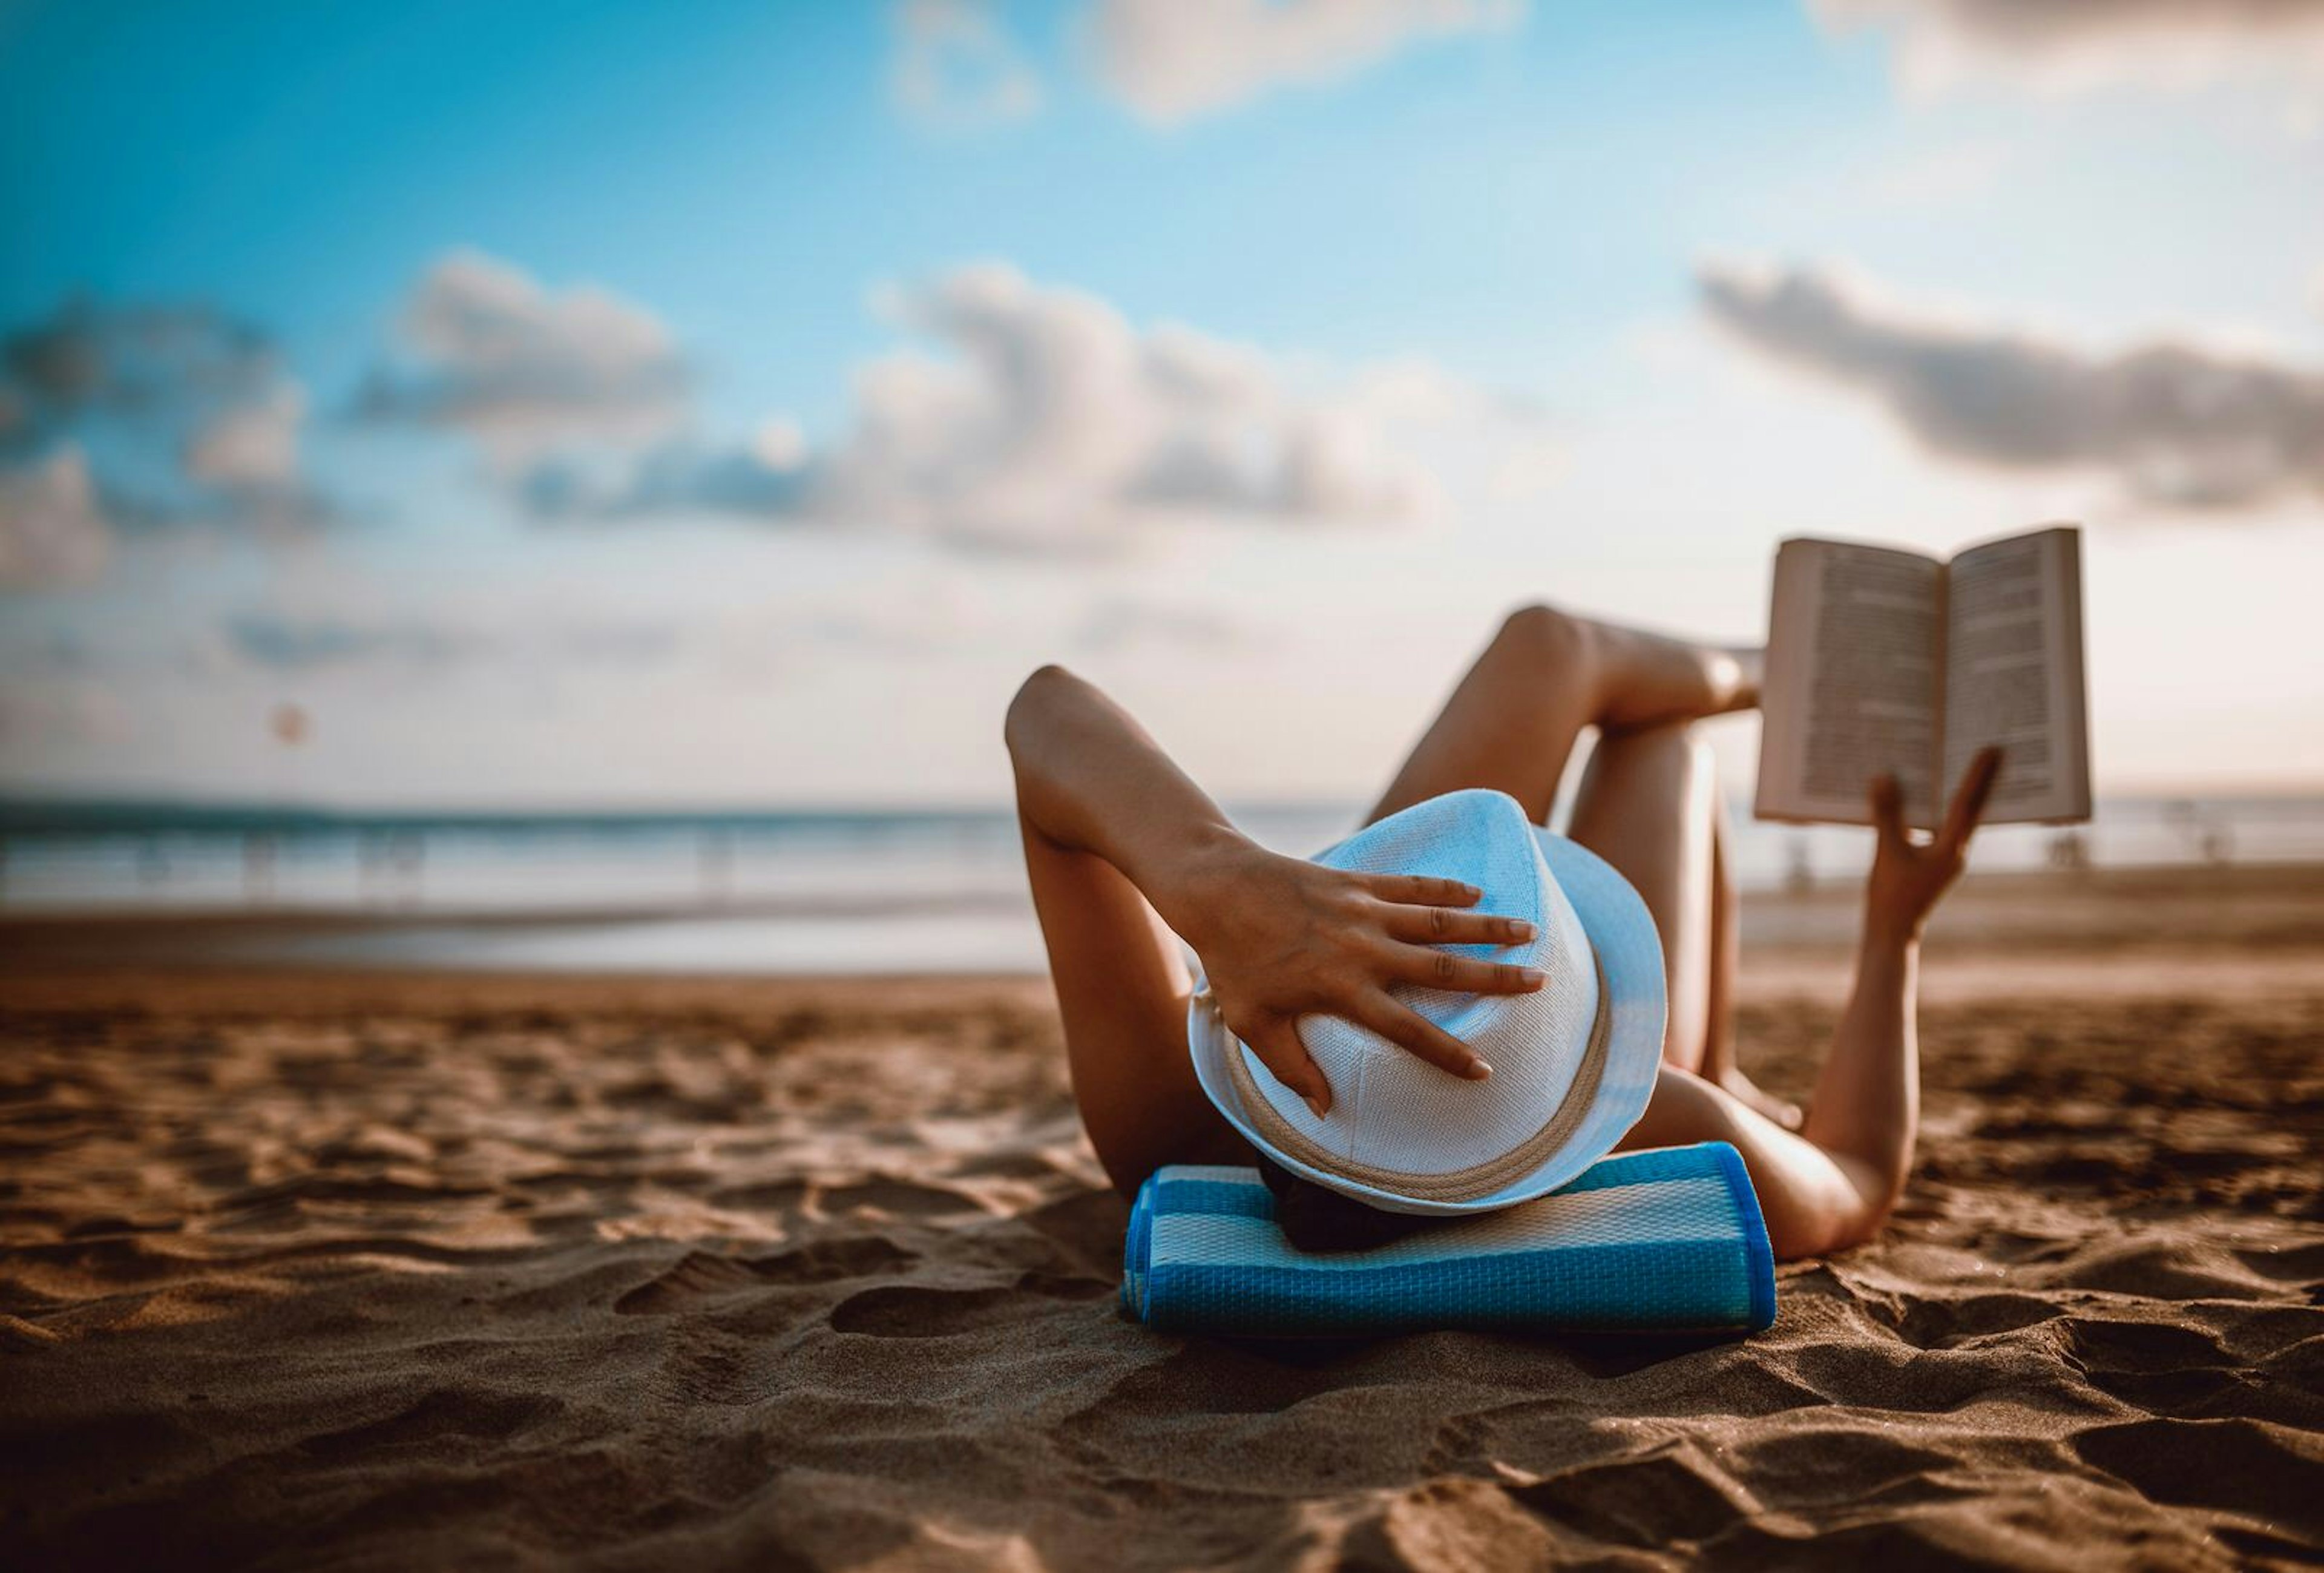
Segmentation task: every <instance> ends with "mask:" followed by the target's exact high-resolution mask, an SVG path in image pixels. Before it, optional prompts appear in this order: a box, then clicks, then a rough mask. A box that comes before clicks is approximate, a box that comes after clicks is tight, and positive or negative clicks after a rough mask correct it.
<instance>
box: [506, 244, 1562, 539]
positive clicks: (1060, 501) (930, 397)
mask: <svg viewBox="0 0 2324 1573" xmlns="http://www.w3.org/2000/svg"><path fill="white" fill-rule="evenodd" d="M882 305H883V308H884V310H886V311H887V313H888V314H889V315H890V317H891V319H893V320H894V321H895V322H896V323H897V325H898V326H899V327H900V328H903V329H904V330H906V331H907V332H908V333H910V334H912V335H914V336H915V337H917V338H920V339H921V340H923V341H925V342H924V344H923V346H922V347H918V348H914V349H911V350H908V351H905V352H901V353H899V354H895V355H891V356H886V357H884V358H881V359H879V360H875V361H873V362H871V363H870V364H868V365H865V366H863V367H862V369H861V370H860V371H859V373H858V375H857V376H856V379H855V388H854V397H853V409H852V411H851V413H850V416H849V420H848V423H847V425H846V427H845V429H844V430H843V432H842V433H841V434H840V436H839V437H838V439H837V440H835V441H834V442H832V443H831V444H829V445H828V446H827V447H825V448H823V449H813V448H812V447H810V446H809V445H808V444H807V442H806V441H805V439H804V438H803V436H802V435H801V434H800V433H799V432H798V430H797V428H795V427H793V426H791V425H790V424H789V423H788V422H787V421H771V422H770V423H768V425H766V426H764V427H762V428H761V430H760V431H759V433H758V435H757V436H756V438H755V439H754V440H752V442H751V443H750V444H748V445H746V446H742V447H734V448H705V447H703V446H701V445H699V444H698V443H695V442H691V441H688V442H680V443H673V444H669V445H666V446H665V447H663V448H661V449H657V450H655V451H653V452H650V453H649V454H647V455H646V456H644V457H643V458H641V460H640V461H638V462H637V463H636V464H634V465H633V466H632V467H630V468H629V469H628V470H627V471H626V472H625V473H623V474H622V476H621V477H619V478H618V480H617V481H616V482H614V483H613V484H612V485H610V486H608V485H607V484H605V477H604V467H602V466H597V467H592V466H589V465H586V464H582V463H569V464H549V465H544V466H541V467H538V468H537V469H536V470H535V471H534V472H533V474H532V475H531V476H530V477H529V479H528V481H527V494H528V495H529V497H530V500H531V501H532V503H533V504H534V505H535V507H536V508H537V509H538V510H539V512H541V513H543V514H551V515H559V514H562V515H571V516H582V517H591V516H596V517H604V516H637V515H648V514H673V513H684V512H689V511H691V512H701V513H725V514H739V515H742V516H746V517H757V518H762V519H770V520H781V521H806V520H814V521H819V522H822V523H828V524H834V525H842V526H847V527H855V528H865V529H878V530H891V531H896V532H903V533H908V534H918V535H924V536H929V537H934V538H937V539H942V540H945V541H954V542H959V543H967V544H973V545H977V546H981V547H984V548H989V549H998V550H1003V551H1092V550H1104V549H1106V548H1108V547H1111V546H1118V545H1120V544H1122V543H1123V542H1124V541H1127V540H1128V539H1129V538H1130V536H1131V535H1132V534H1134V533H1135V532H1137V531H1138V530H1139V529H1141V528H1144V527H1147V526H1149V525H1152V524H1157V523H1172V522H1176V523H1232V522H1239V521H1240V522H1259V523H1277V524H1286V525H1301V526H1306V525H1314V526H1327V525H1345V524H1363V523H1375V524H1376V523H1396V522H1400V521H1409V520H1413V519H1416V518H1420V517H1424V516H1426V515H1428V514H1431V513H1432V512H1433V511H1434V508H1435V506H1436V504H1437V499H1438V496H1439V492H1440V487H1439V485H1438V483H1437V481H1436V479H1435V478H1434V476H1433V475H1432V473H1431V472H1430V471H1429V470H1428V469H1427V468H1425V467H1423V466H1422V465H1420V464H1418V463H1417V462H1416V461H1415V460H1414V459H1413V458H1410V457H1409V455H1408V454H1407V453H1406V450H1405V447H1404V445H1403V444H1402V443H1401V442H1400V440H1399V439H1400V437H1402V436H1403V435H1405V434H1406V433H1408V432H1410V431H1412V430H1415V429H1417V428H1420V427H1425V426H1429V425H1432V424H1435V425H1444V424H1459V425H1464V426H1466V427H1472V428H1475V429H1477V430H1503V431H1507V430H1515V429H1517V428H1519V427H1526V426H1527V425H1528V422H1529V421H1530V419H1531V418H1530V417H1529V416H1527V415H1526V414H1525V413H1524V412H1519V411H1517V410H1516V409H1515V408H1514V406H1512V405H1511V404H1510V403H1508V401H1505V400H1500V399H1497V398H1495V397H1493V396H1492V395H1489V394H1487V393H1481V392H1480V391H1478V390H1476V389H1474V388H1471V387H1470V386H1469V385H1467V384H1463V383H1462V382H1460V381H1459V380H1458V379H1457V378H1454V377H1452V376H1450V375H1446V374H1445V373H1443V372H1442V371H1440V370H1437V369H1436V368H1434V367H1433V366H1429V365H1425V363H1407V364H1398V365H1381V366H1373V367H1369V368H1364V369H1362V370H1360V371H1358V372H1357V373H1355V374H1353V375H1345V376H1340V377H1336V378H1333V377H1327V376H1323V375H1313V374H1304V373H1303V372H1302V371H1301V370H1300V369H1298V368H1296V367H1295V366H1293V365H1290V364H1287V363H1286V362H1284V361H1281V360H1279V359H1277V358H1275V357H1271V356H1268V355H1266V354H1264V353H1262V352H1260V351H1259V350H1256V349H1252V348H1250V347H1245V346H1240V345H1236V344H1232V343H1229V342H1227V341H1225V340H1222V339H1219V338H1212V337H1211V336H1209V335H1206V334H1203V333H1199V332H1196V331H1195V330H1194V329H1192V328H1184V327H1178V326H1175V325H1169V324H1161V325H1156V326H1152V327H1146V328H1140V327H1139V326H1136V325H1134V324H1132V323H1131V322H1130V321H1129V320H1128V319H1126V318H1125V317H1123V315H1122V314H1121V313H1120V311H1119V310H1115V308H1113V307H1112V306H1111V305H1110V304H1108V303H1107V302H1106V301H1102V300H1100V299H1098V298H1097V297H1096V296H1094V295H1091V294H1087V293H1084V292H1083V291H1076V290H1069V289H1060V288H1056V287H1051V286H1047V285H1042V284H1037V283H1035V282H1033V281H1031V280H1029V279H1028V278H1026V277H1025V276H1024V275H1023V274H1022V273H1019V272H1017V271H1016V270H1015V269H1013V268H1010V267H1007V266H1003V265H1001V264H981V265H975V266H968V267H962V268H958V269H955V270H954V271H952V272H950V273H945V274H944V275H942V276H941V277H938V278H936V279H935V280H934V281H932V282H928V283H927V284H925V285H921V286H918V287H916V288H911V289H905V290H896V291H888V292H887V293H886V294H885V296H884V297H883V299H882Z"/></svg>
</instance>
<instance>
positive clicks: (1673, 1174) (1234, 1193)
mask: <svg viewBox="0 0 2324 1573" xmlns="http://www.w3.org/2000/svg"><path fill="white" fill-rule="evenodd" d="M1121 1304H1122V1309H1124V1310H1125V1311H1126V1312H1127V1313H1128V1314H1129V1315H1130V1316H1133V1317H1135V1318H1137V1319H1139V1320H1140V1321H1142V1322H1144V1323H1145V1324H1146V1325H1147V1326H1148V1327H1149V1328H1153V1329H1154V1330H1155V1331H1157V1332H1166V1333H1226V1334H1240V1335H1270V1334H1271V1335H1290V1336H1305V1337H1316V1336H1343V1335H1351V1334H1369V1333H1397V1332H1414V1331H1420V1330H1424V1329H1427V1328H1511V1329H1517V1330H1527V1331H1537V1332H1558V1331H1576V1332H1578V1331H1610V1330H1618V1331H1643V1332H1711V1331H1720V1332H1729V1331H1749V1332H1756V1331H1757V1330H1758V1329H1759V1328H1764V1327H1766V1326H1767V1325H1768V1324H1769V1323H1770V1322H1773V1321H1774V1320H1775V1256H1774V1254H1773V1253H1772V1252H1771V1251H1770V1250H1769V1249H1768V1245H1767V1226H1766V1223H1765V1222H1763V1221H1762V1220H1761V1218H1760V1217H1759V1198H1758V1197H1757V1195H1756V1194H1755V1193H1754V1192H1753V1191H1752V1189H1751V1180H1750V1176H1749V1175H1748V1174H1747V1173H1745V1172H1744V1169H1743V1159H1742V1156H1741V1154H1739V1153H1738V1152H1736V1151H1735V1149H1734V1148H1732V1147H1730V1146H1729V1145H1728V1144H1727V1143H1724V1142H1705V1143H1701V1144H1700V1145H1698V1146H1693V1147H1667V1148H1662V1149H1659V1150H1656V1151H1653V1152H1622V1153H1617V1154H1616V1155H1615V1156H1613V1157H1610V1158H1604V1159H1600V1161H1598V1162H1596V1163H1594V1164H1592V1165H1591V1167H1590V1168H1589V1169H1587V1170H1583V1171H1582V1174H1581V1176H1580V1177H1579V1178H1577V1179H1576V1180H1573V1182H1572V1184H1570V1185H1567V1186H1565V1187H1563V1189H1559V1190H1555V1191H1553V1192H1551V1193H1550V1194H1549V1195H1547V1196H1545V1197H1542V1198H1539V1199H1537V1200H1535V1201H1529V1202H1521V1203H1519V1204H1518V1205H1517V1206H1516V1207H1512V1208H1503V1209H1502V1210H1500V1211H1499V1212H1491V1213H1483V1214H1480V1215H1477V1216H1475V1217H1466V1218H1459V1219H1453V1220H1448V1221H1445V1222H1441V1223H1440V1222H1433V1221H1432V1222H1430V1223H1427V1224H1425V1225H1423V1226H1420V1227H1419V1228H1417V1229H1416V1231H1415V1232H1414V1233H1412V1234H1409V1235H1404V1236H1403V1237H1401V1238H1399V1239H1397V1240H1394V1241H1391V1242H1390V1243H1388V1244H1387V1245H1376V1246H1373V1247H1371V1248H1369V1249H1368V1250H1361V1251H1342V1252H1333V1253H1331V1254H1321V1253H1312V1252H1304V1251H1299V1250H1296V1249H1294V1248H1293V1246H1292V1245H1291V1243H1290V1242H1289V1241H1287V1240H1286V1239H1285V1238H1284V1237H1283V1233H1282V1231H1281V1230H1279V1229H1277V1227H1276V1226H1275V1198H1274V1197H1273V1195H1272V1194H1271V1193H1270V1192H1269V1191H1268V1189H1267V1187H1266V1186H1265V1185H1264V1184H1263V1183H1261V1182H1260V1180H1259V1174H1258V1171H1257V1170H1250V1169H1234V1168H1226V1167H1222V1166H1217V1165H1211V1164H1172V1165H1170V1166H1169V1167H1167V1168H1165V1169H1161V1170H1157V1171H1156V1172H1155V1173H1154V1174H1153V1175H1152V1176H1151V1177H1150V1178H1149V1179H1148V1180H1147V1181H1146V1184H1145V1185H1144V1186H1143V1187H1142V1188H1141V1189H1139V1193H1138V1204H1137V1206H1136V1207H1135V1208H1132V1209H1131V1211H1130V1237H1129V1239H1128V1241H1127V1242H1126V1244H1125V1245H1124V1247H1123V1252H1122V1272H1121Z"/></svg>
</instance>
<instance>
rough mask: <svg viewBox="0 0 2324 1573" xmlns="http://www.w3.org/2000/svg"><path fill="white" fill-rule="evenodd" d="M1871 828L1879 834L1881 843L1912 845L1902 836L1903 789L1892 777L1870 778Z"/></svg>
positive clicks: (1909, 840)
mask: <svg viewBox="0 0 2324 1573" xmlns="http://www.w3.org/2000/svg"><path fill="white" fill-rule="evenodd" d="M1872 828H1874V829H1876V830H1877V831H1879V832H1880V839H1882V840H1883V841H1896V842H1902V843H1904V845H1907V846H1910V845H1911V844H1912V839H1913V838H1912V837H1910V836H1907V835H1906V834H1904V788H1903V787H1902V786H1900V785H1898V784H1897V781H1896V778H1895V776H1893V775H1887V774H1882V775H1876V776H1874V777H1873V778H1872Z"/></svg>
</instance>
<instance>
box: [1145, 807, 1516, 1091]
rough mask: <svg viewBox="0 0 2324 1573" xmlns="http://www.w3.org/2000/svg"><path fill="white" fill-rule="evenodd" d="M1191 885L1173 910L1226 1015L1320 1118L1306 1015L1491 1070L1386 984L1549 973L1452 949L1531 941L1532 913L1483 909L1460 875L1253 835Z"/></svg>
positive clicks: (1505, 979) (1467, 988) (1445, 1063)
mask: <svg viewBox="0 0 2324 1573" xmlns="http://www.w3.org/2000/svg"><path fill="white" fill-rule="evenodd" d="M1188 884H1189V892H1190V894H1189V898H1188V899H1187V900H1185V901H1184V902H1178V903H1174V904H1176V905H1178V906H1179V908H1180V911H1179V912H1178V913H1172V912H1168V911H1166V912H1165V913H1164V916H1165V917H1166V918H1169V919H1171V920H1172V924H1171V926H1172V927H1174V928H1176V929H1177V930H1178V931H1179V932H1180V933H1181V934H1183V935H1185V938H1186V939H1187V942H1188V943H1190V944H1191V945H1193V946H1194V950H1195V953H1196V954H1198V955H1199V956H1201V957H1202V958H1203V970H1204V971H1205V973H1207V975H1208V976H1209V980H1210V988H1211V994H1212V996H1213V999H1214V1000H1215V1001H1216V1002H1217V1004H1218V1008H1219V1013H1220V1015H1221V1017H1222V1019H1223V1020H1224V1021H1225V1022H1226V1025H1227V1027H1228V1029H1229V1030H1230V1031H1231V1032H1233V1033H1234V1034H1235V1036H1236V1037H1238V1038H1240V1039H1241V1040H1242V1041H1244V1042H1245V1043H1248V1044H1249V1045H1250V1048H1251V1051H1252V1052H1253V1053H1254V1054H1256V1055H1257V1056H1258V1057H1259V1060H1260V1062H1261V1063H1262V1064H1264V1065H1265V1066H1266V1067H1267V1068H1268V1070H1270V1071H1272V1072H1273V1073H1274V1075H1275V1078H1276V1079H1277V1080H1278V1081H1280V1082H1282V1083H1283V1085H1284V1086H1286V1087H1289V1088H1291V1090H1292V1091H1294V1092H1296V1093H1297V1094H1299V1096H1302V1097H1303V1098H1305V1099H1306V1100H1307V1106H1309V1107H1310V1108H1312V1109H1314V1111H1315V1112H1316V1114H1318V1115H1323V1114H1324V1113H1326V1112H1328V1111H1329V1110H1330V1108H1331V1106H1332V1088H1331V1085H1330V1083H1329V1082H1327V1081H1326V1080H1325V1079H1324V1077H1323V1069H1322V1068H1321V1067H1319V1066H1318V1065H1317V1064H1316V1063H1315V1061H1314V1059H1313V1058H1312V1057H1310V1056H1309V1054H1308V1052H1307V1048H1306V1045H1305V1043H1303V1042H1301V1041H1300V1038H1299V1031H1298V1023H1299V1018H1300V1017H1302V1016H1306V1015H1323V1016H1339V1017H1342V1018H1343V1019H1344V1020H1347V1021H1351V1022H1356V1023H1357V1024H1358V1025H1360V1026H1363V1027H1367V1028H1369V1029H1370V1030H1371V1031H1372V1032H1377V1033H1379V1035H1380V1036H1381V1037H1383V1038H1385V1039H1387V1040H1388V1041H1390V1042H1392V1043H1395V1044H1397V1045H1398V1046H1400V1047H1402V1048H1404V1049H1406V1050H1410V1051H1411V1052H1413V1053H1414V1054H1416V1055H1418V1056H1419V1057H1420V1058H1421V1059H1425V1060H1427V1061H1428V1062H1429V1063H1430V1064H1432V1065H1434V1066H1436V1067H1438V1068H1439V1069H1443V1070H1446V1071H1449V1072H1451V1073H1452V1075H1454V1076H1460V1077H1465V1078H1469V1079H1471V1080H1474V1081H1481V1080H1483V1079H1484V1078H1486V1077H1489V1076H1490V1075H1491V1074H1492V1067H1491V1066H1489V1065H1487V1064H1486V1063H1485V1062H1484V1061H1483V1060H1482V1059H1480V1058H1478V1056H1477V1055H1476V1054H1474V1053H1473V1052H1471V1050H1470V1049H1469V1047H1468V1045H1467V1044H1465V1043H1463V1042H1462V1041H1461V1040H1459V1039H1458V1038H1455V1037H1454V1036H1452V1033H1450V1032H1446V1031H1444V1029H1443V1028H1442V1027H1439V1026H1438V1025H1436V1023H1435V1022H1431V1021H1429V1020H1428V1019H1427V1018H1426V1017H1425V1016H1423V1015H1421V1014H1420V1013H1418V1012H1417V1011H1415V1010H1414V1009H1412V1008H1411V1007H1410V1006H1409V1005H1406V1004H1404V1003H1403V1002H1402V1001H1400V1000H1398V999H1397V998H1396V997H1395V996H1394V995H1391V994H1390V993H1389V992H1388V991H1389V990H1390V989H1391V988H1393V987H1395V986H1397V985H1400V984H1401V985H1411V986H1414V987H1419V988H1430V989H1443V990H1446V991H1448V992H1454V993H1462V994H1531V993H1533V992H1534V991H1535V990H1536V989H1538V988H1540V987H1541V986H1542V984H1543V983H1544V981H1545V978H1544V976H1543V975H1542V974H1541V973H1540V972H1538V971H1536V970H1535V969H1534V968H1532V967H1510V966H1504V965H1501V964H1499V963H1496V962H1490V961H1483V960H1479V959H1477V958H1473V957H1466V956H1456V955H1454V954H1453V953H1452V951H1450V950H1447V949H1444V948H1443V947H1444V946H1448V945H1519V944H1523V943H1524V942H1525V941H1526V940H1528V939H1532V938H1533V925H1532V924H1530V923H1528V922H1526V921H1524V920H1522V919H1518V918H1505V917H1499V916H1496V915H1494V914H1492V913H1489V912H1480V911H1475V910H1473V909H1474V908H1475V906H1476V904H1477V902H1478V901H1479V899H1480V894H1481V893H1480V892H1479V891H1478V890H1477V889H1476V887H1474V886H1473V885H1467V884H1462V883H1460V882H1459V881H1457V880H1450V879H1435V878H1431V877H1428V876H1425V875H1413V874H1353V873H1349V872H1347V871H1345V870H1342V869H1334V868H1325V867H1323V866H1322V865H1318V864H1314V863H1309V862H1306V861H1305V860H1304V859H1301V858H1296V857H1285V856H1278V855H1277V854H1275V853H1272V852H1268V851H1265V850H1264V849H1262V848H1259V847H1254V846H1250V845H1249V844H1248V843H1246V844H1244V846H1242V847H1239V848H1236V849H1234V850H1233V851H1232V852H1231V853H1230V854H1226V855H1223V856H1218V857H1215V858H1213V859H1212V860H1210V862H1209V866H1207V867H1206V868H1204V869H1203V870H1202V871H1201V872H1200V873H1199V874H1197V875H1196V876H1195V877H1194V878H1193V879H1191V880H1190V881H1189V882H1188Z"/></svg>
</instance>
